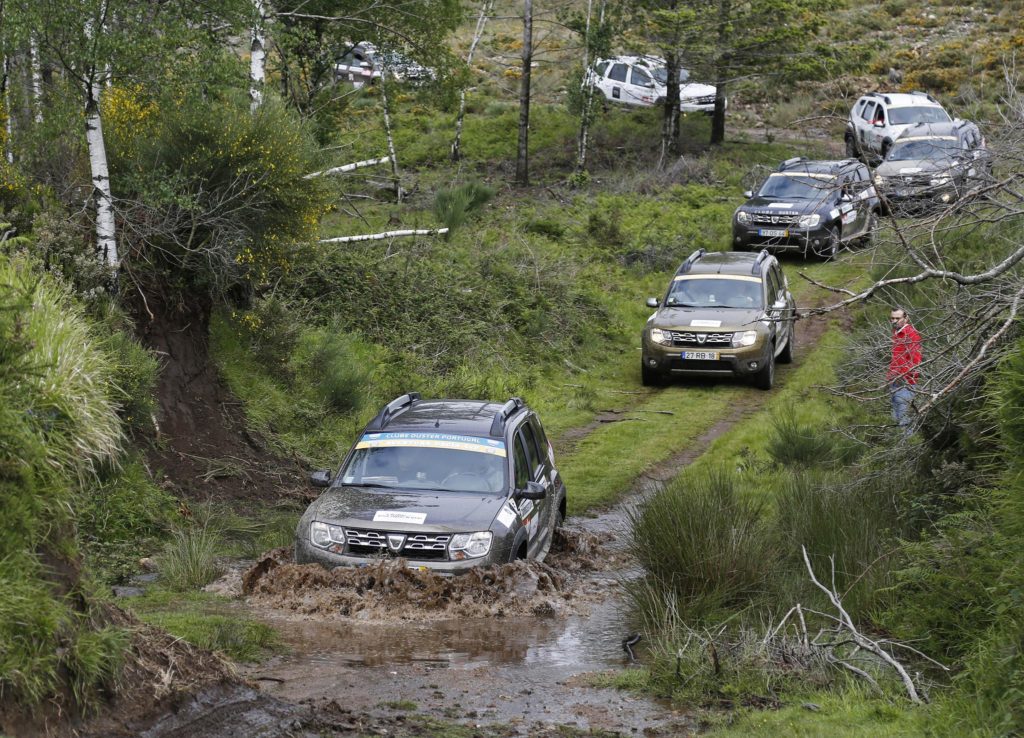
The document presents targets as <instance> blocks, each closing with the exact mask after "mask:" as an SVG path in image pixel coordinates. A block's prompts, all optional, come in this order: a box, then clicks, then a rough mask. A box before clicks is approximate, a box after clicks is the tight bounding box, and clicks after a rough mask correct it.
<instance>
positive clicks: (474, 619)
mask: <svg viewBox="0 0 1024 738" xmlns="http://www.w3.org/2000/svg"><path fill="white" fill-rule="evenodd" d="M799 325H800V329H801V330H800V331H799V332H798V342H797V362H798V363H799V362H800V360H801V359H802V357H803V356H804V355H805V353H806V352H807V351H809V349H810V348H811V347H812V346H813V345H814V344H815V343H817V341H818V340H819V339H820V337H821V335H822V334H823V333H824V331H825V329H826V328H827V323H826V320H824V319H820V318H816V319H812V320H809V321H801V323H800V324H799ZM781 380H782V382H784V381H785V374H783V375H782V377H781ZM664 391H670V392H671V391H685V390H684V389H682V388H681V387H673V388H669V389H667V390H664ZM645 396H646V395H645V394H638V395H636V396H633V395H624V396H623V400H624V402H623V404H624V405H627V406H628V405H630V404H634V403H635V402H636V399H635V398H639V399H643V398H644V397H645ZM769 397H770V393H765V392H760V391H757V390H753V389H752V390H750V392H749V394H746V395H745V396H744V402H743V403H742V404H741V405H737V406H736V409H735V410H733V411H732V412H730V413H729V414H728V415H727V416H725V417H723V418H720V419H719V420H718V421H717V422H716V423H715V424H714V425H712V426H711V427H710V428H708V429H707V430H706V431H705V432H704V433H703V434H702V435H701V436H700V437H698V439H697V440H696V441H695V442H694V443H692V444H691V445H690V446H689V447H687V448H686V449H683V450H681V451H679V452H678V453H677V454H675V455H674V456H672V457H670V458H668V459H666V460H664V461H663V462H661V463H659V464H657V465H655V466H654V467H653V468H650V469H648V470H647V471H645V472H644V473H643V474H642V475H641V476H640V477H638V478H637V479H636V480H635V482H634V487H633V489H632V491H631V494H629V495H627V496H626V498H625V500H624V502H622V503H620V504H619V505H617V506H615V507H614V508H612V509H609V510H606V511H604V512H602V513H600V514H598V515H596V516H592V517H576V518H570V520H569V521H568V523H567V525H566V526H565V528H564V529H563V530H562V531H561V532H560V534H559V535H558V537H557V540H556V543H555V545H554V546H553V547H552V551H551V553H550V554H549V556H548V557H547V559H546V561H545V562H543V563H540V562H519V563H515V564H507V565H504V566H501V567H495V568H492V569H488V570H481V571H477V572H473V573H471V574H468V575H465V576H462V577H458V578H455V579H445V578H441V577H437V576H435V575H433V574H431V573H429V572H421V571H416V570H410V569H407V568H405V567H404V566H402V565H401V564H400V562H382V563H381V564H379V565H376V566H372V567H366V568H364V569H359V570H354V571H353V570H341V569H339V570H334V571H332V572H328V571H325V570H323V569H321V568H319V567H317V566H315V565H308V566H298V565H295V564H293V563H291V559H290V552H289V551H288V550H287V549H281V550H277V551H272V552H268V554H266V555H265V556H264V557H263V558H262V559H261V560H260V561H258V562H255V563H252V562H250V564H251V565H249V566H247V567H244V568H243V567H237V568H236V570H235V571H234V572H233V573H232V574H231V575H229V576H227V577H225V579H224V580H222V581H221V582H219V583H217V584H216V589H217V590H218V591H220V592H222V593H225V594H229V595H234V596H236V597H237V599H236V601H235V602H236V605H235V607H237V608H238V609H239V610H240V611H244V613H245V614H246V615H248V616H255V617H257V618H259V619H261V620H263V621H265V622H267V623H268V624H271V625H273V626H274V627H275V628H276V629H277V630H278V631H279V632H280V633H281V635H282V639H283V640H284V642H285V645H286V647H287V648H286V652H285V653H283V654H282V655H278V656H275V657H273V658H271V659H270V660H269V661H268V662H266V663H263V664H260V665H253V666H246V667H243V668H242V669H241V673H240V674H239V675H238V678H235V679H231V678H226V679H221V680H220V681H218V682H216V683H214V684H211V685H209V686H207V687H206V688H205V689H202V690H200V691H198V692H193V693H191V694H183V695H177V696H174V695H171V696H164V697H163V701H162V703H161V704H162V705H163V709H162V710H161V712H159V713H157V714H154V713H153V712H152V711H149V712H148V713H147V711H145V710H135V711H134V714H135V715H137V717H134V718H133V717H132V715H133V711H132V710H128V711H126V712H125V713H124V714H123V715H121V716H119V718H116V719H111V718H107V719H105V720H103V721H102V725H100V724H96V725H95V726H94V728H95V730H92V731H91V732H89V733H87V734H88V735H90V736H97V737H98V736H136V735H138V736H145V737H147V738H199V737H200V736H202V737H203V738H229V737H234V736H239V737H241V736H246V738H278V737H279V736H280V737H283V736H310V737H312V736H363V735H393V736H414V735H444V732H443V729H438V728H437V727H436V725H435V726H434V727H431V722H430V721H432V720H439V721H445V722H446V723H448V724H451V723H458V724H460V725H463V726H467V728H469V729H470V730H471V731H472V734H473V735H478V736H481V738H490V737H495V738H497V737H498V736H501V737H505V736H508V737H511V736H549V735H550V736H555V735H559V736H561V735H566V733H565V732H564V731H565V730H566V728H569V729H572V728H575V729H577V730H578V731H581V732H586V731H595V732H596V733H597V734H602V735H623V736H625V735H638V734H639V735H647V736H679V735H687V734H692V733H693V732H695V730H696V724H695V722H694V720H693V719H692V717H690V716H688V715H686V714H680V713H678V712H676V711H673V710H672V709H671V708H670V707H669V706H667V705H663V704H659V703H657V702H655V701H652V700H648V699H643V698H639V697H635V696H633V695H630V694H628V693H625V692H621V691H617V690H612V689H603V688H600V689H599V688H595V687H591V686H588V685H587V684H585V683H584V681H583V677H582V675H585V674H587V673H592V672H597V671H602V670H607V669H621V668H628V667H629V666H630V664H631V656H630V654H629V653H627V651H626V650H625V649H624V648H623V645H622V642H623V639H624V638H625V637H626V636H628V635H629V634H630V630H629V626H628V623H627V622H626V619H625V613H624V611H623V607H622V602H621V588H620V587H619V583H620V582H621V580H622V579H623V578H624V577H630V576H635V575H636V574H637V573H638V571H637V569H636V566H635V564H634V563H633V562H632V560H631V559H630V557H629V555H628V552H627V551H626V550H625V546H624V543H623V542H624V541H625V540H626V535H625V533H626V531H625V527H626V521H627V515H626V511H627V510H628V507H629V506H630V505H632V504H636V502H637V500H638V499H640V498H641V497H642V496H643V495H644V494H646V493H648V492H649V491H650V490H652V489H655V488H657V486H658V485H660V484H661V483H663V482H665V481H667V480H669V479H671V478H672V477H674V476H675V475H676V474H678V473H679V471H680V470H681V469H683V468H684V467H685V466H687V465H688V464H690V463H692V461H694V460H695V459H696V458H698V457H699V456H700V455H701V454H702V453H703V452H704V451H705V450H706V449H707V448H708V447H709V446H710V445H711V444H712V443H713V442H714V440H715V439H717V438H718V437H720V436H721V435H722V434H723V433H725V432H726V431H727V430H728V429H729V428H731V427H732V426H733V425H735V424H736V423H737V422H739V421H741V420H742V419H743V418H744V417H746V416H748V415H750V414H752V413H754V412H756V411H757V410H758V409H760V408H761V407H762V406H763V404H764V402H765V401H766V400H767V399H768V398H769ZM624 411H626V412H628V411H629V407H625V408H620V409H616V410H615V411H607V413H605V415H607V416H608V417H609V418H614V417H615V416H621V414H622V413H623V412H624ZM601 425H602V423H600V422H597V421H595V422H594V423H592V424H590V425H589V426H587V428H586V430H585V431H584V432H582V433H581V432H570V433H569V434H566V438H568V440H569V443H574V442H578V441H579V440H581V438H582V437H583V436H584V435H585V434H586V433H589V432H593V431H594V430H596V429H597V428H599V427H601ZM134 707H139V706H138V705H135V706H134ZM439 731H440V732H439ZM559 731H562V732H559Z"/></svg>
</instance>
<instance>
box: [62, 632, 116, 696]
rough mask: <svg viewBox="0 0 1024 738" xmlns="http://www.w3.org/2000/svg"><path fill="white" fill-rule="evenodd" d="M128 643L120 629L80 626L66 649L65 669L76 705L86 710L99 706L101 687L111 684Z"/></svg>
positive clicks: (105, 687)
mask: <svg viewBox="0 0 1024 738" xmlns="http://www.w3.org/2000/svg"><path fill="white" fill-rule="evenodd" d="M128 644H129V634H128V631H126V630H124V629H123V628H114V627H106V628H98V629H95V630H89V629H81V630H79V632H78V637H77V638H76V639H75V642H74V644H73V645H72V646H71V648H70V649H68V655H67V668H68V672H69V674H70V677H71V691H72V694H73V695H74V697H75V702H76V704H78V705H80V706H83V707H84V708H85V710H86V711H88V710H89V709H91V708H92V707H94V706H96V707H98V701H99V698H100V695H101V691H102V690H106V689H110V688H111V687H113V685H114V683H115V681H116V680H117V678H118V676H119V675H120V673H121V666H122V664H123V662H124V652H125V650H126V649H127V647H128Z"/></svg>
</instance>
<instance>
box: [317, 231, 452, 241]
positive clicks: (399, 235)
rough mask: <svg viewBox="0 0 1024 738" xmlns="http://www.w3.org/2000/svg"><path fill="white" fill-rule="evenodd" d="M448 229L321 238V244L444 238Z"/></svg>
mask: <svg viewBox="0 0 1024 738" xmlns="http://www.w3.org/2000/svg"><path fill="white" fill-rule="evenodd" d="M447 232H448V229H447V228H419V229H415V230H405V231H385V232H384V233H364V234H362V235H360V236H339V237H338V238H321V239H320V243H355V242H356V241H383V240H385V239H388V238H403V237H405V236H443V235H444V234H446V233H447Z"/></svg>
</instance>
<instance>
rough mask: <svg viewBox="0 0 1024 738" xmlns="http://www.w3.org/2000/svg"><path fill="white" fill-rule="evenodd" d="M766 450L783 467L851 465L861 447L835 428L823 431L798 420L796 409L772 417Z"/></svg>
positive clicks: (788, 409)
mask: <svg viewBox="0 0 1024 738" xmlns="http://www.w3.org/2000/svg"><path fill="white" fill-rule="evenodd" d="M765 450H766V451H767V452H768V455H769V456H771V457H772V458H773V459H774V460H775V461H776V462H777V463H779V464H781V465H782V466H784V467H785V466H801V467H811V466H825V465H835V464H849V463H850V462H851V461H853V459H854V458H855V456H856V454H857V452H858V447H857V445H856V442H855V441H852V440H849V439H846V438H845V437H843V436H841V435H839V433H838V432H837V431H836V430H834V429H828V428H822V427H820V425H816V424H814V423H812V422H808V421H804V420H802V419H801V418H800V417H798V415H797V412H796V410H795V408H794V407H793V406H789V407H786V408H782V409H781V410H780V412H778V413H775V414H774V415H772V429H771V431H770V432H769V434H768V442H767V444H766V445H765Z"/></svg>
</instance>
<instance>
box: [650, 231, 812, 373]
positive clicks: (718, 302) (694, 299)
mask: <svg viewBox="0 0 1024 738" xmlns="http://www.w3.org/2000/svg"><path fill="white" fill-rule="evenodd" d="M647 305H648V307H653V308H658V309H657V311H656V312H655V313H654V315H652V316H651V317H650V318H648V320H647V325H646V326H644V331H643V338H642V341H643V345H642V350H643V356H642V359H641V364H640V372H641V376H642V378H643V383H644V384H645V385H648V386H650V385H655V384H659V383H661V382H662V381H663V380H665V379H668V378H670V377H682V376H688V375H690V376H738V377H746V378H750V379H752V380H753V382H754V384H755V385H756V386H758V387H760V388H761V389H765V390H767V389H771V387H772V384H774V382H775V362H776V361H778V362H780V363H783V364H788V363H789V362H791V361H793V339H794V335H795V331H794V327H793V326H794V321H795V319H796V303H795V302H794V301H793V295H791V294H790V292H789V284H788V282H787V281H786V276H785V275H784V274H783V273H782V267H781V265H780V264H779V261H778V259H776V258H775V257H774V256H772V255H771V254H769V253H768V251H767V250H764V251H760V252H759V253H756V254H751V253H746V252H738V251H726V252H717V253H708V252H706V251H705V250H704V249H700V250H698V251H695V252H694V253H693V254H691V255H690V257H689V258H688V259H687V260H686V261H684V262H683V263H682V265H681V266H680V267H679V269H678V270H677V271H676V273H675V276H674V277H673V278H672V282H671V283H670V284H669V286H668V291H667V292H666V293H665V299H664V301H663V302H662V301H659V300H658V299H657V298H656V297H651V298H648V300H647Z"/></svg>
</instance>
